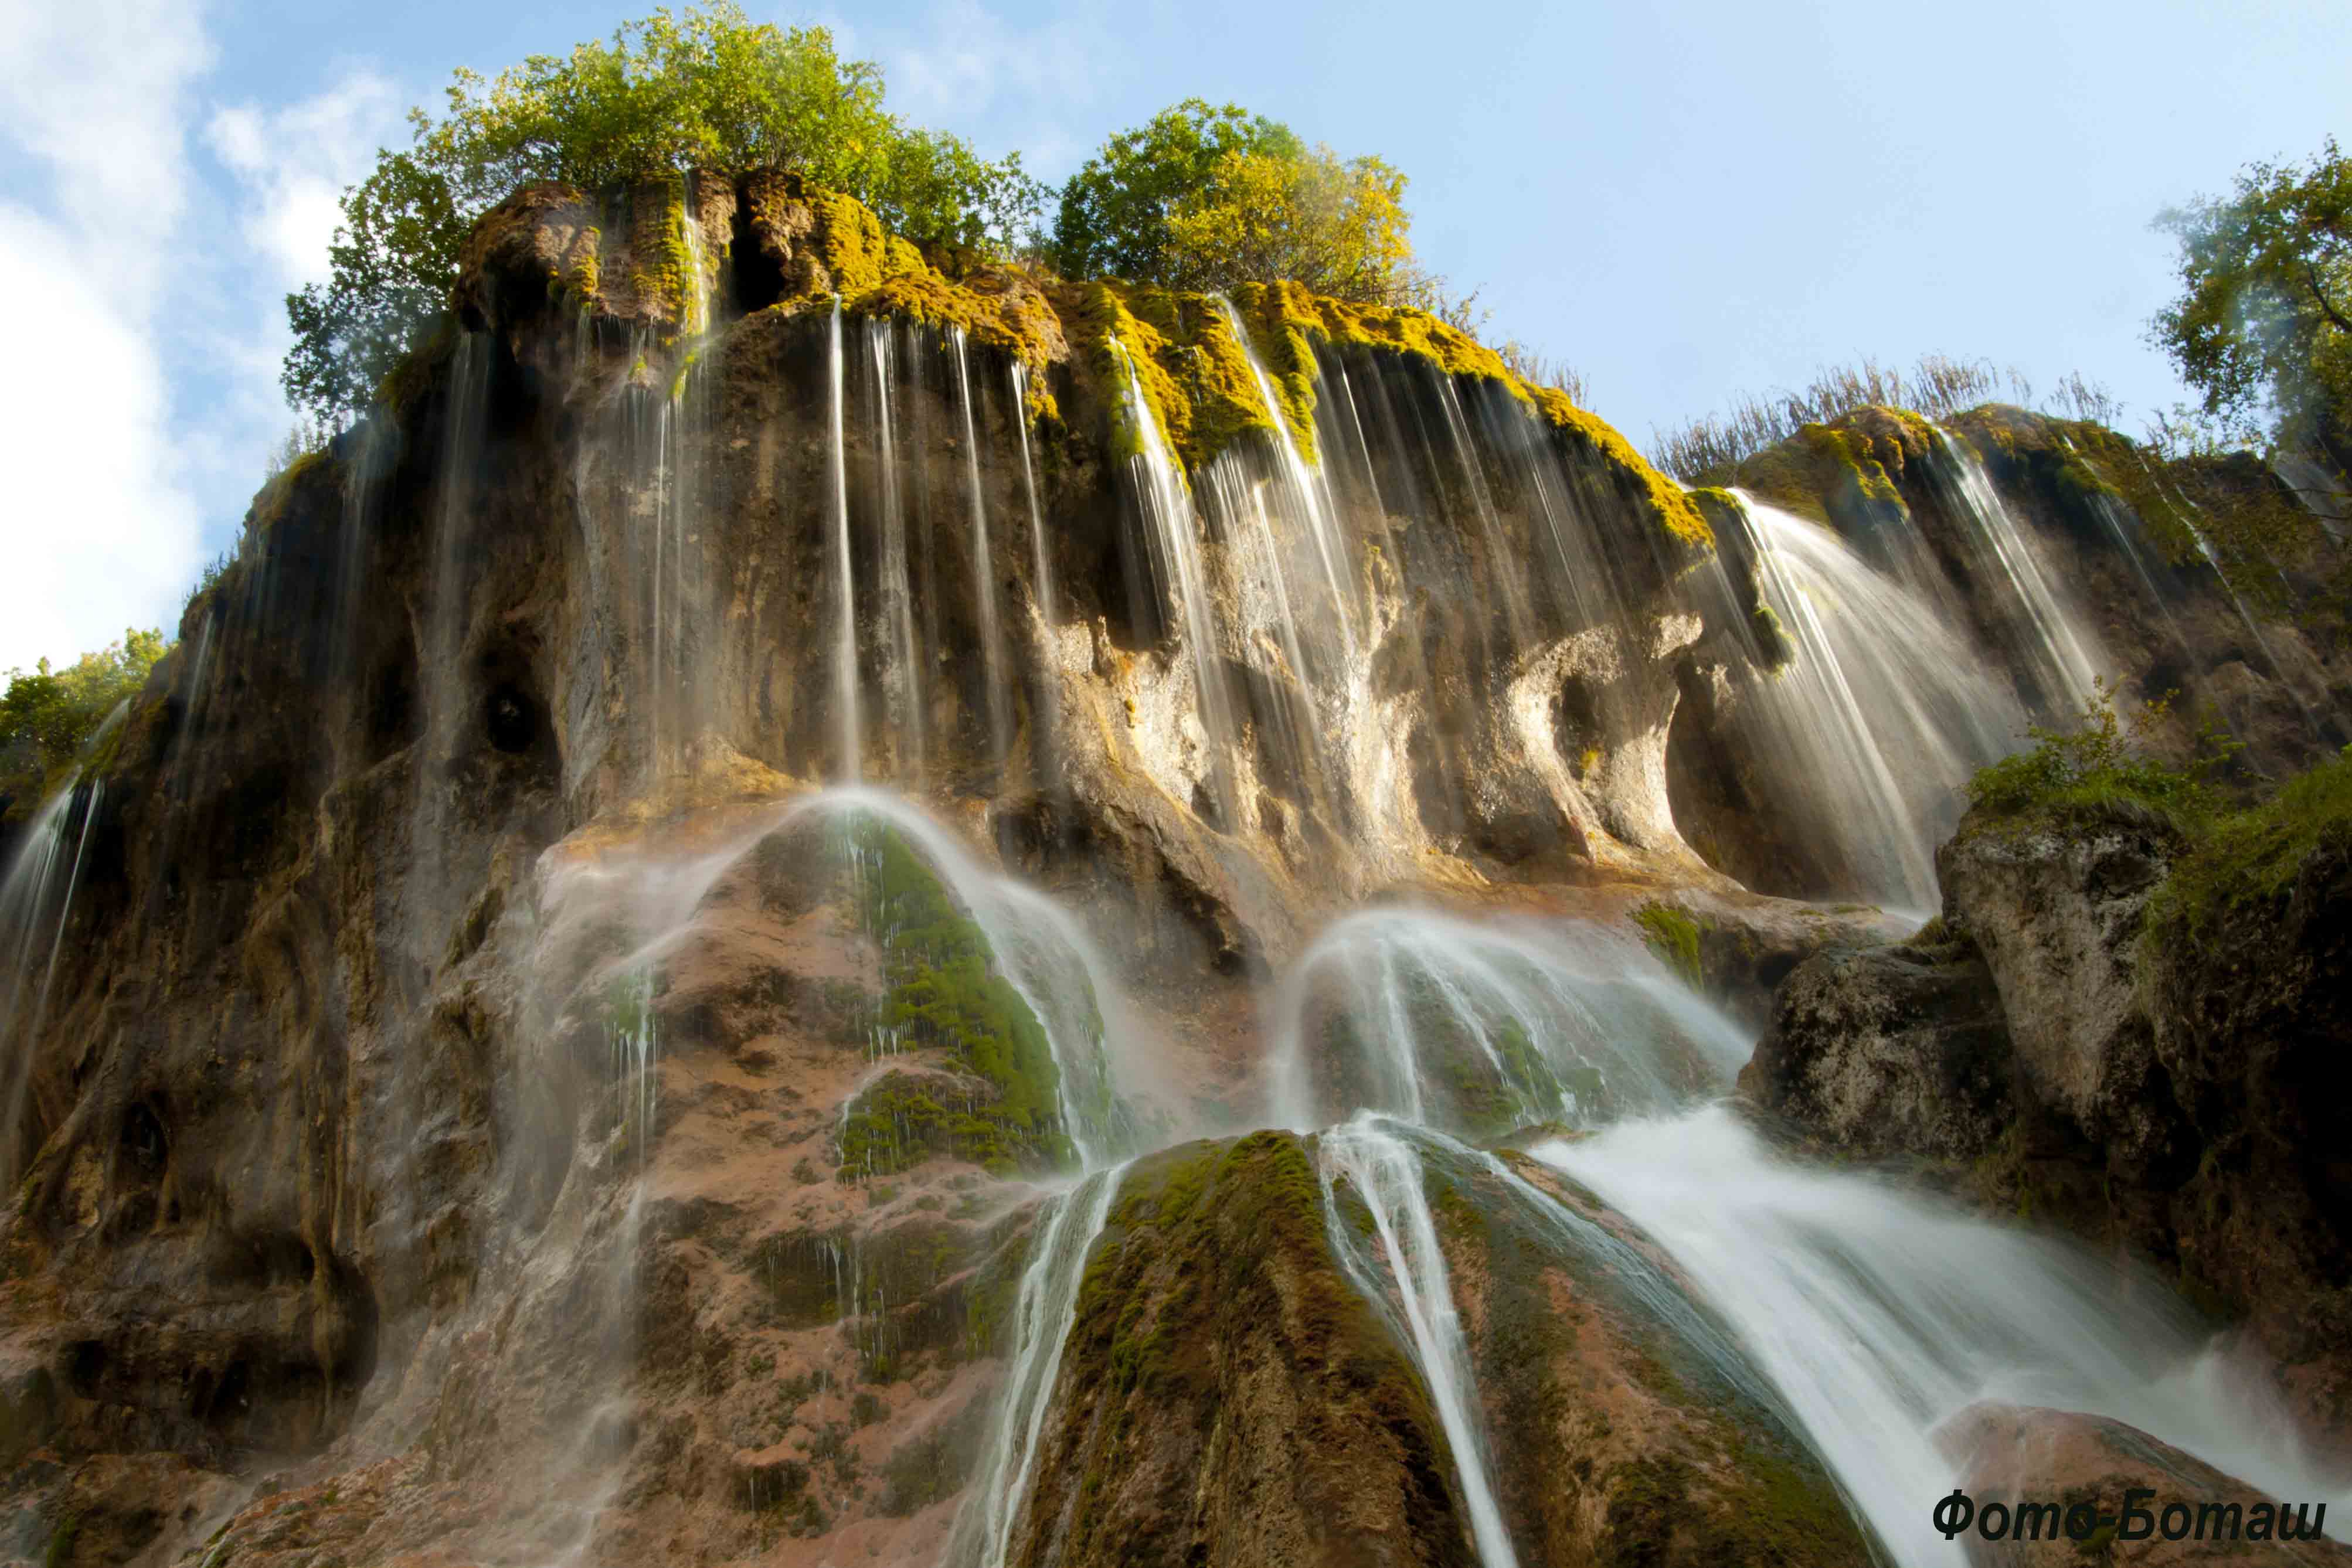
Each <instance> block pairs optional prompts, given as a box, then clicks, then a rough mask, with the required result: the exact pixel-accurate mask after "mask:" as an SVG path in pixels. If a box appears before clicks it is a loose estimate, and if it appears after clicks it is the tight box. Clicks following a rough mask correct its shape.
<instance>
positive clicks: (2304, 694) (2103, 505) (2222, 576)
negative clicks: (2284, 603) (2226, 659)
mask: <svg viewBox="0 0 2352 1568" xmlns="http://www.w3.org/2000/svg"><path fill="white" fill-rule="evenodd" d="M2069 445H2070V446H2071V445H2072V443H2069ZM2132 455H2133V456H2134V457H2135V458H2137V460H2138V463H2139V465H2140V468H2141V471H2142V472H2143V473H2145V474H2146V475H2147V481H2148V484H2149V485H2150V486H2152V487H2153V488H2154V489H2155V491H2156V494H2157V495H2158V497H2160V498H2164V499H2165V500H2166V504H2167V505H2168V506H2169V507H2171V508H2172V510H2173V516H2174V517H2176V518H2177V519H2178V520H2179V523H2180V526H2181V527H2182V528H2186V529H2187V530H2188V532H2189V538H2190V539H2191V540H2193V541H2194V542H2195V544H2196V546H2197V553H2198V555H2199V556H2200V557H2201V558H2203V559H2204V561H2205V564H2206V565H2207V566H2208V567H2210V568H2211V569H2212V571H2213V578H2214V580H2215V581H2217V582H2219V583H2220V584H2221V588H2222V590H2223V591H2225V592H2227V593H2228V594H2229V596H2230V603H2231V607H2232V608H2233V609H2235V610H2236V611H2237V612H2238V622H2239V624H2241V625H2242V626H2244V627H2245V629H2246V635H2247V636H2248V637H2250V638H2252V640H2253V643H2254V646H2255V647H2257V648H2259V649H2261V650H2262V655H2263V663H2264V664H2268V665H2269V666H2270V671H2271V674H2272V675H2273V676H2274V677H2275V678H2276V679H2277V680H2278V683H2279V684H2280V685H2283V686H2284V687H2285V688H2286V691H2287V695H2290V696H2292V697H2293V698H2294V705H2295V706H2296V707H2297V708H2299V709H2301V710H2302V712H2303V722H2304V727H2305V728H2306V729H2308V730H2309V731H2310V732H2311V734H2312V736H2313V737H2314V738H2315V739H2324V738H2325V737H2326V734H2327V726H2326V723H2325V722H2323V721H2322V719H2321V718H2320V716H2319V714H2318V712H2317V711H2316V710H2315V709H2314V708H2313V706H2311V695H2310V694H2311V693H2316V694H2317V695H2319V696H2320V697H2321V700H2323V701H2326V700H2327V679H2326V674H2325V672H2322V671H2315V670H2312V669H2310V668H2308V667H2307V666H2306V667H2305V669H2303V670H2300V671H2298V672H2296V673H2295V674H2289V673H2288V671H2287V667H2286V665H2285V664H2284V662H2283V661H2282V660H2281V659H2280V658H2279V655H2278V650H2277V649H2276V648H2274V647H2273V646H2272V645H2271V640H2270V639H2269V638H2268V637H2266V636H2264V635H2263V628H2262V622H2260V621H2259V620H2258V619H2256V617H2255V615H2254V612H2253V610H2252V607H2251V606H2249V605H2248V604H2247V603H2246V597H2245V595H2244V594H2242V593H2241V592H2239V591H2238V587H2237V584H2236V583H2235V582H2233V581H2232V580H2231V578H2230V574H2229V573H2228V572H2226V571H2224V570H2222V567H2221V558H2220V557H2219V556H2217V555H2216V554H2214V552H2213V544H2212V539H2211V538H2210V530H2209V529H2208V528H2207V527H2206V526H2205V522H2204V515H2205V514H2204V508H2202V507H2200V506H2198V504H2197V503H2196V501H2195V500H2194V499H2192V498H2191V497H2189V494H2188V492H2186V491H2185V490H2183V489H2181V488H2180V486H2179V485H2177V484H2176V485H2174V486H2172V494H2171V496H2170V497H2164V481H2163V478H2162V476H2160V475H2159V474H2158V472H2157V471H2156V469H2155V468H2154V467H2152V466H2151V465H2149V463H2148V461H2147V455H2146V454H2144V453H2142V452H2140V451H2139V450H2138V449H2137V447H2135V448H2133V449H2132ZM2095 503H2096V505H2097V506H2098V507H2099V509H2100V510H2101V512H2102V513H2104V514H2105V515H2106V516H2107V517H2109V518H2110V522H2109V527H2110V528H2115V527H2116V521H2115V517H2116V513H2117V512H2119V511H2121V510H2122V509H2123V508H2122V507H2121V504H2120V503H2119V502H2117V501H2116V499H2115V498H2114V497H2111V496H2108V495H2106V494H2105V493H2104V492H2102V493H2100V494H2099V495H2098V496H2097V497H2095ZM2116 531H2117V532H2118V533H2119V534H2120V532H2121V529H2120V528H2117V530H2116ZM2132 559H2133V562H2134V564H2135V565H2137V563H2138V556H2137V552H2134V554H2133V557H2132ZM2263 565H2265V566H2267V567H2269V568H2270V570H2271V571H2272V573H2273V575H2275V576H2276V577H2277V578H2278V580H2279V581H2280V584H2281V585H2282V586H2283V587H2289V591H2290V592H2291V591H2292V588H2291V586H2290V585H2288V583H2287V578H2286V574H2285V573H2284V572H2283V571H2280V570H2279V568H2278V563H2277V562H2276V561H2273V560H2272V559H2269V558H2268V556H2267V554H2265V555H2264V558H2263ZM2165 615H2166V619H2167V620H2168V621H2169V620H2170V619H2171V611H2170V610H2169V608H2167V610H2166V612H2165ZM2174 635H2175V636H2176V637H2179V630H2178V628H2177V627H2176V629H2175V632H2174ZM2180 646H2181V651H2182V653H2184V654H2187V653H2189V643H2188V642H2187V640H2186V639H2181V641H2180ZM2298 652H2300V650H2298ZM2306 658H2307V655H2306ZM2192 659H2193V655H2192ZM2306 688H2308V691H2307V689H2306ZM2147 695H2149V696H2151V697H2154V696H2161V695H2163V694H2162V693H2160V692H2151V693H2148V694H2147Z"/></svg>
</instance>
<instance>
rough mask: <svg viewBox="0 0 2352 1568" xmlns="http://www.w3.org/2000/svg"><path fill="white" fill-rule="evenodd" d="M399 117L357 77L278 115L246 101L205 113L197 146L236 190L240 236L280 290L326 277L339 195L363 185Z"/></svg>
mask: <svg viewBox="0 0 2352 1568" xmlns="http://www.w3.org/2000/svg"><path fill="white" fill-rule="evenodd" d="M400 114H401V98H400V93H399V90H398V89H395V88H394V86H393V84H392V83H391V82H389V81H387V80H385V79H384V78H382V77H379V76H377V75H375V74H373V72H370V71H365V70H360V71H354V72H352V73H350V74H348V75H346V76H345V77H344V78H343V79H342V80H341V81H340V82H338V83H336V84H335V85H334V86H333V87H331V88H329V89H327V90H326V91H324V92H321V93H319V94H318V95H316V96H315V97H311V98H307V99H302V100H301V101H300V102H299V103H293V104H289V105H287V106H286V107H284V108H282V109H266V108H264V107H262V106H261V105H259V104H257V103H254V102H252V101H250V100H248V101H247V102H245V103H241V104H236V105H232V106H230V107H227V108H224V109H220V110H215V112H214V114H213V117H212V120H211V122H210V123H209V124H208V125H207V126H206V127H205V142H206V144H207V145H208V146H210V147H211V149H212V151H213V153H214V155H215V157H217V158H218V159H219V160H220V161H221V162H222V164H223V165H224V166H225V167H226V168H227V169H228V171H229V172H231V173H232V174H234V175H236V180H237V183H238V184H239V185H240V186H241V187H242V188H243V193H244V198H245V200H244V203H243V204H242V208H241V211H240V213H239V214H238V223H239V226H240V227H241V229H242V230H243V232H244V235H245V239H246V242H247V244H248V245H250V246H253V247H254V248H255V249H256V250H257V251H259V252H260V253H261V255H262V256H263V257H264V258H266V259H267V261H268V265H269V266H270V267H271V269H272V270H273V271H274V272H275V273H276V274H277V282H278V284H279V285H281V286H282V287H299V286H300V285H302V284H305V283H310V282H313V281H317V280H320V279H323V278H324V277H326V276H327V270H328V268H327V246H328V243H329V241H331V239H332V238H333V237H334V233H335V225H337V224H338V223H340V222H341V221H342V208H341V199H342V193H343V191H344V188H345V187H346V186H349V185H351V184H353V183H356V182H358V181H360V180H362V179H364V178H365V177H366V175H367V172H368V170H369V169H370V167H371V166H372V165H373V163H374V161H375V152H376V149H377V148H378V147H379V146H382V145H383V144H385V143H386V142H388V141H393V140H394V133H395V132H396V131H398V129H399V126H400Z"/></svg>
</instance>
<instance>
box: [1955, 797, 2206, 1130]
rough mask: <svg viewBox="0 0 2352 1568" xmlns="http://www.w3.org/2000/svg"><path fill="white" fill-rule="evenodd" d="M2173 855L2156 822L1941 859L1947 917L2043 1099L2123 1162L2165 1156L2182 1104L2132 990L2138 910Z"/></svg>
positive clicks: (2026, 836)
mask: <svg viewBox="0 0 2352 1568" xmlns="http://www.w3.org/2000/svg"><path fill="white" fill-rule="evenodd" d="M2167 859H2168V856H2167V852H2166V846H2165V844H2164V842H2163V841H2162V840H2161V838H2160V837H2159V836H2158V834H2157V833H2156V832H2155V831H2151V830H2147V829H2134V828H2132V827H2129V826H2127V825H2125V824H2121V823H2116V824H2106V823H2102V824H2099V825H2097V826H2095V827H2092V828H2090V829H2088V830H2086V831H2061V830H2058V829H2054V828H2042V827H2039V826H2031V825H2029V826H2023V827H2018V828H1991V829H1987V830H1983V831H1972V832H1966V833H1963V834H1961V835H1959V836H1958V837H1956V838H1954V839H1953V840H1952V841H1950V842H1949V843H1948V844H1947V845H1946V846H1945V847H1944V849H1943V850H1942V851H1941V852H1939V853H1938V855H1937V872H1938V873H1939V875H1940V877H1941V879H1942V882H1943V885H1944V890H1945V895H1944V896H1945V905H1946V909H1947V911H1948V913H1947V915H1946V916H1945V925H1947V926H1948V928H1949V929H1950V930H1951V931H1952V932H1953V933H1954V934H1955V935H1956V936H1959V937H1961V938H1962V939H1963V940H1965V941H1967V942H1969V944H1970V945H1972V946H1974V947H1975V949H1976V951H1977V952H1978V953H1979V954H1980V955H1981V956H1982V958H1983V961H1984V965H1985V967H1986V969H1987V970H1989V971H1990V974H1991V976H1992V980H1993V984H1994V986H1995V988H1997V990H1998V991H1999V994H2000V1009H2001V1013H2002V1015H2003V1017H2005V1018H2006V1019H2008V1020H2009V1027H2010V1037H2011V1043H2012V1045H2013V1047H2014V1051H2015V1056H2014V1060H2015V1062H2016V1065H2017V1071H2019V1072H2020V1073H2021V1075H2022V1077H2023V1079H2024V1090H2025V1092H2026V1093H2027V1094H2028V1095H2029V1096H2030V1097H2031V1098H2032V1100H2033V1101H2034V1102H2036V1103H2040V1104H2042V1105H2045V1106H2048V1107H2049V1108H2051V1109H2053V1110H2054V1111H2056V1112H2058V1113H2061V1114H2063V1115H2064V1116H2066V1117H2068V1118H2069V1119H2071V1120H2072V1121H2073V1122H2074V1124H2076V1125H2077V1126H2079V1127H2080V1128H2081V1129H2082V1131H2083V1134H2084V1136H2085V1137H2088V1138H2091V1139H2093V1140H2095V1141H2096V1142H2098V1143H2099V1144H2101V1145H2104V1146H2105V1147H2106V1148H2107V1149H2108V1150H2109V1151H2110V1152H2111V1153H2112V1154H2113V1155H2116V1157H2118V1158H2119V1159H2121V1160H2123V1161H2125V1162H2126V1163H2127V1164H2130V1165H2133V1166H2151V1165H2156V1164H2160V1163H2162V1162H2163V1161H2164V1160H2166V1158H2167V1157H2168V1154H2169V1152H2170V1145H2171V1141H2172V1139H2173V1137H2174V1134H2175V1132H2176V1129H2177V1125H2178V1120H2179V1119H2178V1116H2177V1115H2176V1114H2175V1113H2174V1111H2173V1107H2172V1105H2171V1103H2170V1093H2169V1085H2168V1082H2167V1081H2166V1079H2165V1076H2164V1074H2163V1072H2162V1071H2161V1070H2160V1068H2159V1067H2158V1062H2157V1053H2156V1043H2155V1031H2154V1029H2153V1027H2152V1025H2151V1022H2150V1020H2149V1019H2148V1016H2147V1010H2146V1009H2144V1008H2143V1007H2142V1006H2141V1005H2140V1002H2139V998H2138V995H2137V985H2138V974H2139V966H2138V963H2137V959H2138V952H2137V944H2138V940H2139V935H2140V918H2141V915H2142V913H2143V912H2144V910H2145V909H2146V906H2147V899H2148V895H2149V894H2151V893H2153V892H2154V891H2155V889H2156V886H2157V884H2158V882H2160V881H2161V880H2162V879H2163V876H2164V873H2165V867H2166V862H2167Z"/></svg>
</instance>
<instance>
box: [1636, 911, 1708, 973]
mask: <svg viewBox="0 0 2352 1568" xmlns="http://www.w3.org/2000/svg"><path fill="white" fill-rule="evenodd" d="M1633 923H1634V924H1635V925H1639V926H1640V927H1641V928H1642V939H1643V942H1645V943H1647V944H1648V945H1649V948H1650V951H1651V952H1653V953H1654V954H1656V955H1657V956H1658V959H1659V961H1660V962H1661V963H1663V964H1664V965H1665V966H1666V967H1668V968H1670V969H1672V970H1674V971H1675V973H1676V974H1678V975H1680V976H1681V977H1683V978H1684V979H1685V980H1686V981H1688V982H1689V983H1690V984H1691V985H1692V986H1693V987H1696V986H1698V985H1699V984H1700V983H1701V982H1702V981H1703V980H1704V979H1705V978H1706V971H1705V968H1704V967H1703V966H1702V964H1701V962H1700V959H1699V933H1700V930H1701V926H1700V924H1699V922H1698V921H1697V920H1696V919H1694V918H1692V917H1691V916H1690V915H1686V914H1685V913H1684V912H1683V911H1682V910H1679V909H1676V908H1675V907H1674V906H1673V905H1672V904H1643V905H1642V906H1641V907H1640V908H1639V909H1636V910H1635V911H1633Z"/></svg>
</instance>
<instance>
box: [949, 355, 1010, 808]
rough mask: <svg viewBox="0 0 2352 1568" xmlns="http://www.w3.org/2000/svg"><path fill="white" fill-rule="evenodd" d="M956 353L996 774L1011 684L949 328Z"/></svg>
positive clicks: (1005, 742) (976, 465)
mask: <svg viewBox="0 0 2352 1568" xmlns="http://www.w3.org/2000/svg"><path fill="white" fill-rule="evenodd" d="M948 340H949V342H950V344H952V345H953V346H954V349H955V367H956V406H957V407H958V408H959V409H960V410H961V411H962V413H963V463H964V479H965V490H966V493H967V494H968V495H969V496H970V497H971V574H972V585H973V591H974V593H975V595H976V597H977V599H978V601H979V607H980V663H981V679H982V682H983V683H984V684H985V685H986V686H987V688H988V695H987V707H988V749H989V757H990V758H991V759H992V761H993V762H994V763H995V764H996V766H997V767H998V768H1000V769H1001V768H1003V766H1004V758H1005V757H1006V755H1007V753H1009V752H1010V751H1011V749H1012V745H1013V737H1012V719H1011V716H1010V713H1009V709H1008V698H1009V697H1010V695H1011V688H1010V683H1008V682H1007V680H1006V679H1005V674H1004V639H1003V633H1002V632H1000V631H999V630H998V628H997V623H996V555H995V552H994V551H992V550H991V549H989V547H988V498H987V497H985V496H984V495H982V493H981V485H980V436H979V434H978V431H977V427H976V422H975V421H974V420H973V418H972V412H971V371H970V370H969V368H968V367H967V366H966V365H965V363H964V338H963V329H962V328H961V327H954V328H950V329H949V332H948Z"/></svg>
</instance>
